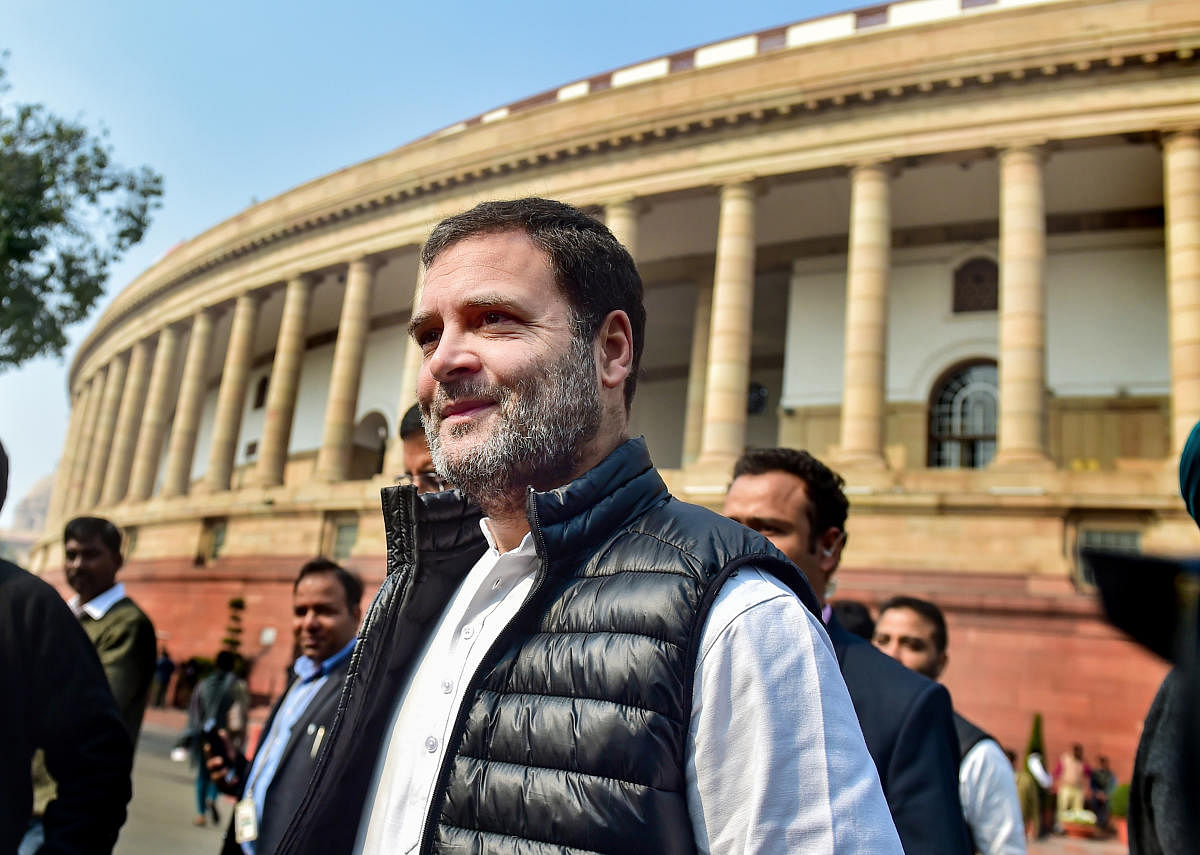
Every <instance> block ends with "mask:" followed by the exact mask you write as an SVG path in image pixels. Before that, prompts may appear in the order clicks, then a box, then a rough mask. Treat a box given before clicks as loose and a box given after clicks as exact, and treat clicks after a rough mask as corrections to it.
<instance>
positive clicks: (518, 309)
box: [408, 291, 525, 338]
mask: <svg viewBox="0 0 1200 855" xmlns="http://www.w3.org/2000/svg"><path fill="white" fill-rule="evenodd" d="M463 305H464V306H465V307H466V308H468V309H505V310H507V311H510V312H512V313H513V314H518V315H519V314H524V313H525V308H524V307H523V306H522V305H521V304H520V303H518V302H516V301H515V300H513V299H512V298H511V297H508V296H506V295H504V294H501V293H500V292H499V291H495V292H492V293H490V294H489V293H483V294H475V295H474V296H472V297H468V298H467V299H466V300H465V301H463ZM435 317H437V314H436V313H435V312H429V311H425V312H417V313H416V314H414V315H413V316H412V318H411V319H410V320H409V322H408V335H409V337H410V338H415V337H416V335H417V330H419V329H420V328H421V327H423V326H425V325H426V324H428V323H429V322H430V321H431V320H433V319H434V318H435Z"/></svg>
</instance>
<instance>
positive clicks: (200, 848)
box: [114, 709, 1129, 855]
mask: <svg viewBox="0 0 1200 855" xmlns="http://www.w3.org/2000/svg"><path fill="white" fill-rule="evenodd" d="M261 712H265V710H262V711H261ZM251 718H252V720H254V719H261V716H257V715H252V716H251ZM186 723H187V716H186V714H185V713H183V712H182V711H180V710H169V709H168V710H162V709H149V710H147V711H146V720H145V723H144V724H143V725H142V735H141V738H140V739H139V741H138V751H137V759H136V760H135V762H134V767H133V801H132V802H130V804H129V818H128V819H127V820H126V821H125V827H124V828H123V829H122V830H121V838H120V840H118V841H117V848H116V849H115V850H114V852H115V855H163V853H169V855H219V853H220V851H221V843H222V840H223V838H224V836H225V828H226V826H227V825H228V822H229V812H230V811H231V810H232V806H233V802H232V801H231V800H230V799H229V798H227V797H225V796H221V804H220V807H219V810H220V812H221V823H220V825H219V826H214V825H212V821H211V819H210V820H209V824H208V825H206V826H204V827H203V828H200V827H198V826H195V825H192V818H193V817H194V816H195V810H196V808H195V780H196V779H195V775H194V773H193V772H192V770H191V769H189V768H188V764H187V763H176V762H174V761H172V760H171V758H170V753H171V748H172V747H173V746H174V745H175V742H176V740H178V739H179V734H180V733H182V732H183V728H184V725H185V724H186ZM260 723H261V721H260ZM1128 852H1129V849H1128V847H1127V846H1125V845H1123V844H1121V843H1118V842H1117V841H1116V840H1114V839H1111V838H1110V839H1107V840H1074V839H1070V838H1067V837H1058V836H1051V837H1046V838H1043V839H1042V840H1039V841H1037V842H1035V843H1031V844H1030V845H1029V855H1127V853H1128Z"/></svg>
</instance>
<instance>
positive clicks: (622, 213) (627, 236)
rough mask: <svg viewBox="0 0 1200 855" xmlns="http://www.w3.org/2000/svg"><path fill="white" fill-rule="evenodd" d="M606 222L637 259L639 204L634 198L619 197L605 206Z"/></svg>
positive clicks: (614, 234)
mask: <svg viewBox="0 0 1200 855" xmlns="http://www.w3.org/2000/svg"><path fill="white" fill-rule="evenodd" d="M604 223H605V225H607V226H608V230H609V231H610V232H612V233H613V236H614V237H616V239H617V240H619V241H620V242H621V245H622V246H624V247H625V248H626V249H627V250H629V254H630V255H632V256H633V257H634V258H635V259H636V258H637V250H638V245H637V244H638V206H637V203H636V202H635V201H634V200H633V199H632V198H628V199H619V200H617V201H615V202H610V203H609V204H608V205H606V206H605V207H604Z"/></svg>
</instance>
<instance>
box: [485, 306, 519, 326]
mask: <svg viewBox="0 0 1200 855" xmlns="http://www.w3.org/2000/svg"><path fill="white" fill-rule="evenodd" d="M512 319H513V318H512V315H510V314H508V313H507V312H502V311H500V310H499V309H487V310H486V311H484V312H482V313H481V314H480V316H479V321H480V323H481V324H483V326H485V327H492V326H496V325H498V324H505V323H508V322H509V321H511V320H512Z"/></svg>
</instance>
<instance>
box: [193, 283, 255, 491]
mask: <svg viewBox="0 0 1200 855" xmlns="http://www.w3.org/2000/svg"><path fill="white" fill-rule="evenodd" d="M258 308H259V303H258V295H256V294H243V295H242V296H240V297H238V299H237V303H236V304H235V306H234V309H233V326H232V328H231V329H230V331H229V348H228V350H227V351H226V353H225V368H224V370H223V371H222V372H221V387H220V389H219V390H218V391H217V413H216V416H215V417H214V419H213V437H212V449H211V450H210V452H209V456H208V471H207V472H206V473H205V475H204V489H205V490H208V491H210V492H220V491H222V490H228V489H229V485H230V483H231V481H232V478H233V461H234V457H235V455H236V453H237V441H238V434H239V433H240V432H241V429H242V410H243V409H245V406H246V384H247V383H248V382H249V379H250V360H251V359H252V357H253V356H254V330H255V327H257V326H258Z"/></svg>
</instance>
